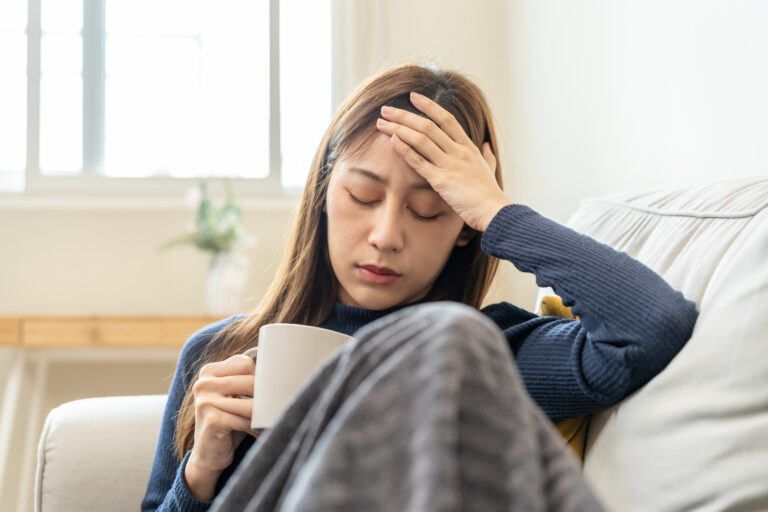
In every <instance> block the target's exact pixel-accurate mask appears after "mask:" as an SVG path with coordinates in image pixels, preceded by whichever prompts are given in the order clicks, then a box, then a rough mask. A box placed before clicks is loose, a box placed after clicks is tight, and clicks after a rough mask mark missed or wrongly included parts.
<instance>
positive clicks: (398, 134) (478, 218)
mask: <svg viewBox="0 0 768 512" xmlns="http://www.w3.org/2000/svg"><path fill="white" fill-rule="evenodd" d="M411 103H413V105H414V106H415V107H416V108H418V109H419V110H421V111H422V112H424V113H425V114H426V115H427V116H429V118H430V119H432V120H434V121H431V120H430V119H426V118H424V117H421V116H419V115H416V114H414V113H413V112H408V111H407V110H402V109H398V108H393V107H386V106H385V107H382V109H381V115H382V117H383V118H384V119H381V118H380V119H379V120H378V121H377V123H376V127H377V128H378V129H379V130H380V131H381V132H383V133H386V134H387V135H389V136H390V140H391V142H392V147H393V148H394V149H395V151H397V152H398V153H399V154H400V155H401V156H402V157H403V158H404V159H405V161H406V162H408V164H409V165H410V166H411V167H413V169H414V170H415V171H416V172H418V173H419V174H420V175H421V176H422V177H424V179H426V180H427V181H428V182H429V184H430V185H432V188H433V189H434V190H435V192H437V193H438V194H440V196H441V197H442V198H443V200H445V202H446V203H448V205H449V206H450V207H451V208H453V209H454V210H455V211H456V213H458V214H459V216H460V217H461V218H462V219H463V220H464V222H466V223H467V224H468V225H469V226H470V227H471V228H473V229H476V230H478V231H485V229H486V228H487V227H488V224H489V223H490V222H491V219H493V217H494V216H495V215H496V213H498V211H499V210H500V209H501V208H503V207H504V206H506V205H508V204H511V201H510V200H509V199H507V197H506V196H505V195H504V192H503V191H502V190H501V188H500V187H499V185H498V183H496V179H495V177H494V173H495V171H496V157H495V156H494V155H493V153H492V152H491V149H490V144H488V142H484V143H483V148H482V153H481V151H480V150H479V149H478V148H477V146H475V145H474V143H473V142H472V140H471V139H470V138H469V137H468V136H467V134H466V133H465V132H464V130H463V129H462V127H461V125H459V123H458V121H456V118H455V117H453V115H452V114H451V113H450V112H448V111H447V110H445V109H444V108H443V107H441V106H440V105H438V104H437V103H435V102H434V101H432V100H430V99H429V98H427V97H426V96H422V95H421V94H418V93H415V92H412V93H411Z"/></svg>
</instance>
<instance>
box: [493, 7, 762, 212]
mask: <svg viewBox="0 0 768 512" xmlns="http://www.w3.org/2000/svg"><path fill="white" fill-rule="evenodd" d="M766 26H768V3H766V2H762V1H760V0H735V1H734V0H716V1H715V0H703V1H702V0H646V1H643V2H637V1H630V0H612V1H602V0H581V1H579V2H569V1H564V0H563V1H552V0H549V1H547V0H544V1H542V0H518V1H514V2H511V3H510V10H509V18H508V25H507V29H508V33H509V38H508V54H507V56H506V58H507V59H508V62H510V63H511V66H512V68H511V83H510V88H509V90H508V98H509V111H508V112H507V115H506V121H507V123H508V124H507V125H506V129H507V133H508V135H509V140H508V146H509V150H510V157H511V160H512V162H511V163H512V173H511V174H512V182H511V183H510V184H511V185H512V186H513V189H514V194H515V195H516V196H517V197H519V198H520V200H523V201H526V202H529V203H531V204H533V205H535V206H536V207H538V208H539V210H540V211H542V212H543V213H545V214H547V215H550V216H551V217H553V218H555V219H556V220H559V221H564V220H565V219H566V218H567V216H568V215H569V214H570V213H571V212H572V211H573V209H574V208H575V207H576V205H577V202H578V201H579V200H580V199H581V198H584V197H588V196H592V195H597V194H602V193H605V192H608V191H612V190H617V189H624V188H640V187H652V188H656V187H664V186H682V185H686V184H690V183H695V182H696V181H697V180H702V181H714V180H717V179H721V178H727V177H740V176H752V175H762V174H768V147H767V146H766V140H768V95H766V93H765V91H768V67H766V65H765V62H766V61H768V31H766Z"/></svg>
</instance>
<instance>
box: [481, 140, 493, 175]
mask: <svg viewBox="0 0 768 512" xmlns="http://www.w3.org/2000/svg"><path fill="white" fill-rule="evenodd" d="M482 152H483V159H484V160H485V163H487V164H488V167H489V168H490V169H491V174H496V157H495V156H494V154H493V151H491V144H490V143H488V142H483V151H482Z"/></svg>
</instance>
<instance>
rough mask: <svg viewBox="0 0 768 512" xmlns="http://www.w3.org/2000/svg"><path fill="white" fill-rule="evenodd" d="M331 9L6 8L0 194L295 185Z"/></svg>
mask: <svg viewBox="0 0 768 512" xmlns="http://www.w3.org/2000/svg"><path fill="white" fill-rule="evenodd" d="M330 9H331V7H330V0H320V1H318V0H265V1H253V0H226V1H215V0H131V1H125V0H3V1H2V2H0V73H1V74H2V77H3V79H2V80H0V192H8V191H16V192H18V191H24V190H26V191H29V192H33V193H34V192H43V193H44V192H46V191H47V192H51V191H58V192H59V193H61V192H62V191H66V190H84V189H89V190H90V189H93V190H102V191H103V190H107V191H110V190H111V191H114V190H123V191H124V190H125V189H126V187H128V188H131V187H132V188H133V189H135V190H139V189H140V188H141V185H139V186H136V184H137V183H139V184H143V186H145V187H146V185H147V183H152V186H153V188H156V187H157V186H160V187H161V188H162V187H165V188H166V189H174V188H178V187H179V183H183V182H184V181H185V180H186V181H187V183H186V184H185V185H183V186H188V184H189V183H188V181H189V180H195V181H196V180H197V179H199V178H201V177H231V178H235V179H244V180H248V181H249V182H253V183H258V184H259V187H260V188H263V189H264V190H269V191H272V192H274V191H276V190H279V189H282V188H286V187H288V188H290V187H300V186H302V185H303V183H304V181H305V179H306V172H307V170H308V168H309V164H310V162H311V159H312V156H313V154H314V150H315V148H316V145H317V143H318V142H319V140H320V138H321V136H322V133H323V130H324V129H325V127H326V125H327V123H328V121H329V119H330V116H331V71H330V70H331V62H330V58H331V57H330V55H331V51H330V39H331V36H330V33H331V30H330V23H331V22H330V19H331V15H330Z"/></svg>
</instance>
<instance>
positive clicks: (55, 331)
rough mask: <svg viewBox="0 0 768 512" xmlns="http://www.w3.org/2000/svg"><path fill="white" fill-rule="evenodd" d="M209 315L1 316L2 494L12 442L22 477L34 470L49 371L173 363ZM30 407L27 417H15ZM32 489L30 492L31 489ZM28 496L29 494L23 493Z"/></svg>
mask: <svg viewBox="0 0 768 512" xmlns="http://www.w3.org/2000/svg"><path fill="white" fill-rule="evenodd" d="M220 319H221V317H213V316H204V315H196V316H116V315H112V316H100V315H99V316H42V315H29V316H0V356H7V357H8V358H9V360H8V363H7V366H8V368H9V371H8V372H7V374H6V375H4V376H3V379H4V380H5V386H4V391H3V396H2V403H1V404H0V495H2V492H3V489H2V486H3V482H5V475H6V471H7V470H8V469H9V468H8V465H9V452H10V446H11V443H13V442H16V443H24V444H25V448H24V454H25V456H24V459H23V462H22V467H21V468H18V470H20V471H21V474H22V475H27V474H30V473H31V472H32V469H33V468H32V464H34V463H35V456H34V454H35V451H36V446H37V441H38V439H37V438H36V437H37V436H35V435H29V433H28V431H29V430H30V429H34V428H35V426H36V425H38V424H39V423H40V422H41V420H42V417H41V415H42V413H43V411H42V410H41V409H42V407H41V404H42V401H43V398H44V397H43V393H44V390H45V387H46V384H47V378H48V368H49V365H50V364H51V363H53V362H61V361H93V362H99V361H136V362H143V361H174V360H175V359H176V358H177V357H178V353H179V350H180V349H181V347H182V345H184V342H185V341H186V340H187V339H188V338H189V337H190V336H191V335H192V334H193V333H194V332H195V331H197V330H198V329H200V328H201V327H204V326H206V325H208V324H210V323H212V322H215V321H217V320H220ZM22 399H24V400H25V402H24V403H28V404H29V407H28V413H27V415H26V417H25V418H20V417H18V415H17V414H16V411H17V410H18V409H19V405H20V404H21V403H22V402H21V400H22ZM29 491H31V490H29ZM27 494H29V492H28V493H27Z"/></svg>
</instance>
